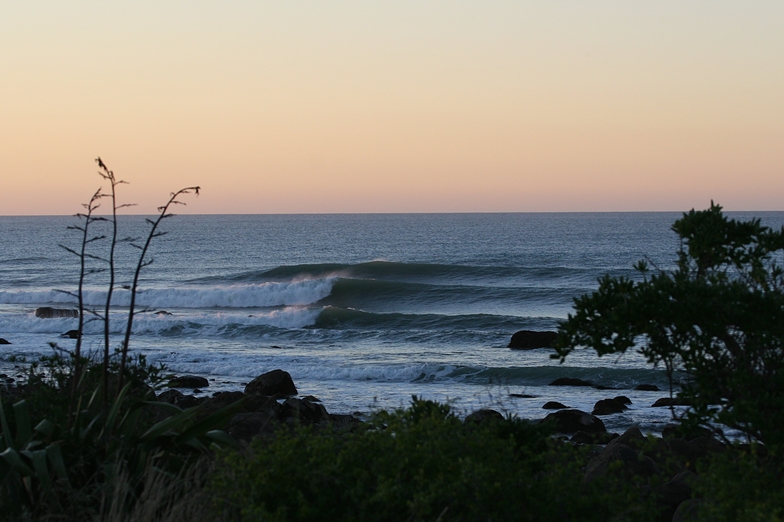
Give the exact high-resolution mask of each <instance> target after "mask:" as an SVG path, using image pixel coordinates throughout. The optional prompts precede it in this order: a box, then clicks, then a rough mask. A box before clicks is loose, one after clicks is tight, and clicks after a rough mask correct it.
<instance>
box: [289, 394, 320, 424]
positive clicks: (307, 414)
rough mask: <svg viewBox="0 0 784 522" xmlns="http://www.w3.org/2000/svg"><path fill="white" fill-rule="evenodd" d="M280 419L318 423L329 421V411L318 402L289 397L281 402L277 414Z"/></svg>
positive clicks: (301, 422)
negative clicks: (278, 413) (281, 404)
mask: <svg viewBox="0 0 784 522" xmlns="http://www.w3.org/2000/svg"><path fill="white" fill-rule="evenodd" d="M279 417H280V419H281V420H284V421H289V422H292V421H293V422H299V423H300V424H306V425H307V424H318V423H319V422H329V413H327V409H326V408H325V407H324V405H323V404H321V403H320V402H313V401H308V400H305V399H297V398H295V397H289V398H288V399H286V401H285V402H284V403H283V406H282V408H281V410H280V415H279Z"/></svg>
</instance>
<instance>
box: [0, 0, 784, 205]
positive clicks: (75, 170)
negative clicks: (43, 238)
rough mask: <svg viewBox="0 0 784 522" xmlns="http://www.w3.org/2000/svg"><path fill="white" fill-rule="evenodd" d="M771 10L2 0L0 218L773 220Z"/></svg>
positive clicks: (778, 130)
mask: <svg viewBox="0 0 784 522" xmlns="http://www.w3.org/2000/svg"><path fill="white" fill-rule="evenodd" d="M783 26H784V2H778V1H775V2H774V1H770V2H743V3H741V2H720V1H710V2H708V1H699V2H697V1H694V2H675V1H671V2H661V1H659V2H657V1H651V2H625V1H615V2H584V3H582V2H579V3H578V2H557V1H555V2H535V3H534V2H501V1H499V2H404V1H399V2H385V3H381V2H359V1H357V2H345V1H335V2H328V3H327V2H325V3H304V2H280V3H267V2H255V1H247V2H242V1H236V2H207V1H205V2H186V1H181V2H175V1H172V2H151V1H150V2H116V3H107V2H86V1H74V2H62V3H55V2H37V1H29V2H15V3H10V2H9V3H6V4H4V6H3V7H2V8H0V49H2V52H0V179H2V190H0V214H2V215H15V214H72V213H74V212H77V211H78V210H80V207H79V205H80V203H82V202H85V201H86V200H87V199H88V198H89V196H90V195H91V194H92V192H94V190H95V189H96V188H98V186H100V178H99V177H98V175H97V174H96V168H95V165H94V163H93V159H94V158H95V157H96V156H97V155H100V156H101V157H102V158H103V159H104V160H105V161H106V162H107V164H108V165H109V166H110V167H111V168H113V169H114V170H115V172H116V173H117V175H118V176H119V177H120V178H122V179H125V180H127V181H129V182H130V185H128V186H126V187H123V188H122V193H121V198H122V200H123V201H124V202H133V203H138V206H137V207H135V209H134V212H151V211H152V210H153V209H154V208H155V207H156V206H157V205H158V204H160V203H161V202H162V201H163V200H165V199H166V197H167V195H168V193H169V192H171V191H173V190H176V189H178V188H181V187H183V186H187V185H194V184H198V185H201V187H202V189H203V192H202V195H201V196H200V197H199V198H198V199H192V200H190V202H189V205H188V207H187V208H185V209H182V210H184V211H186V212H193V213H290V212H291V213H299V212H445V211H447V212H463V211H465V212H473V211H489V212H494V211H520V212H525V211H605V210H611V211H613V210H624V211H625V210H687V209H689V208H692V207H698V208H700V207H706V206H707V205H708V204H709V203H710V200H711V199H713V200H716V201H717V202H719V203H721V204H722V205H723V206H724V207H725V208H726V209H728V210H784V31H782V30H781V28H782V27H783Z"/></svg>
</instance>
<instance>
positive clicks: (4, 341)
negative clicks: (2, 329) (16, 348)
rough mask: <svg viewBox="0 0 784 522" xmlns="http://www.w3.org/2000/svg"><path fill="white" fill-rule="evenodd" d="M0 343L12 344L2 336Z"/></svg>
mask: <svg viewBox="0 0 784 522" xmlns="http://www.w3.org/2000/svg"><path fill="white" fill-rule="evenodd" d="M0 344H11V343H9V342H8V341H6V340H5V339H3V338H2V337H0Z"/></svg>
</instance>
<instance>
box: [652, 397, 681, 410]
mask: <svg viewBox="0 0 784 522" xmlns="http://www.w3.org/2000/svg"><path fill="white" fill-rule="evenodd" d="M663 406H691V402H689V401H688V400H686V399H684V398H682V397H662V398H661V399H657V400H656V402H654V403H653V404H651V408H661V407H663Z"/></svg>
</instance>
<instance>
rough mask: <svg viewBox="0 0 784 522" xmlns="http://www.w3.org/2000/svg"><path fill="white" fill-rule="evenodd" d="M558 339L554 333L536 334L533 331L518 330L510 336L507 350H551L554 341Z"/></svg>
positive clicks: (536, 332)
mask: <svg viewBox="0 0 784 522" xmlns="http://www.w3.org/2000/svg"><path fill="white" fill-rule="evenodd" d="M557 337H558V334H557V333H556V332H538V331H535V330H520V331H519V332H515V333H514V335H512V340H511V341H509V346H508V347H509V348H512V349H513V350H533V349H535V348H552V347H553V345H554V344H555V339H556V338H557Z"/></svg>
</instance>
